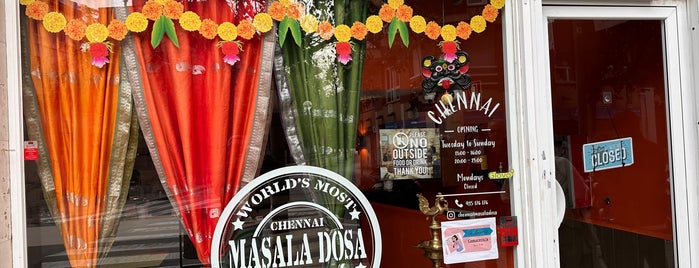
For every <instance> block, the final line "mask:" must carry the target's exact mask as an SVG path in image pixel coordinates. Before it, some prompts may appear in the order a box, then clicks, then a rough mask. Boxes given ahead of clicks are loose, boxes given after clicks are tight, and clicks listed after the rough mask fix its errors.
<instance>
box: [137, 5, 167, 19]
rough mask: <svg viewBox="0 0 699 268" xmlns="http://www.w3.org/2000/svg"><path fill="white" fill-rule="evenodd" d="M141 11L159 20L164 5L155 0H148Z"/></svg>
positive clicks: (148, 16) (150, 17)
mask: <svg viewBox="0 0 699 268" xmlns="http://www.w3.org/2000/svg"><path fill="white" fill-rule="evenodd" d="M141 13H143V15H144V16H146V18H148V19H149V20H157V19H158V18H159V17H160V15H162V14H163V5H161V4H159V3H158V2H155V1H148V2H146V4H145V5H143V8H142V9H141Z"/></svg>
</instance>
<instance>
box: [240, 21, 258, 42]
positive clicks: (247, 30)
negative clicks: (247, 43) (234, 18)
mask: <svg viewBox="0 0 699 268" xmlns="http://www.w3.org/2000/svg"><path fill="white" fill-rule="evenodd" d="M254 35H255V25H252V22H250V21H249V20H241V21H240V23H239V24H238V36H240V37H242V38H243V39H246V40H249V39H250V38H252V37H253V36H254Z"/></svg>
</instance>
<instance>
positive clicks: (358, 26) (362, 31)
mask: <svg viewBox="0 0 699 268" xmlns="http://www.w3.org/2000/svg"><path fill="white" fill-rule="evenodd" d="M350 33H351V34H352V38H354V39H357V40H364V37H366V33H367V28H366V25H364V23H361V22H358V21H355V22H354V23H353V24H352V28H350Z"/></svg>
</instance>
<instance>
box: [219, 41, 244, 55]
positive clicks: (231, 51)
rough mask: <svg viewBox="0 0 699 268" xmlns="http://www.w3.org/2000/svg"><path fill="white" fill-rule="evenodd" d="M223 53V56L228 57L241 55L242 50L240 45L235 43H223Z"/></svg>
mask: <svg viewBox="0 0 699 268" xmlns="http://www.w3.org/2000/svg"><path fill="white" fill-rule="evenodd" d="M221 51H223V54H226V55H237V54H239V53H240V49H238V44H236V43H235V42H223V43H221Z"/></svg>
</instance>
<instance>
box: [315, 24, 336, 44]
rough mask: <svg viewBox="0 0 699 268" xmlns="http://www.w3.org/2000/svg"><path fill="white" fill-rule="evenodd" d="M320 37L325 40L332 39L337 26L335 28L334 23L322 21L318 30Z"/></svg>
mask: <svg viewBox="0 0 699 268" xmlns="http://www.w3.org/2000/svg"><path fill="white" fill-rule="evenodd" d="M316 32H317V33H318V35H319V36H320V38H323V39H325V40H330V38H332V37H333V34H334V33H335V28H333V25H332V24H330V22H328V21H322V22H320V23H319V24H318V30H316Z"/></svg>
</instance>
